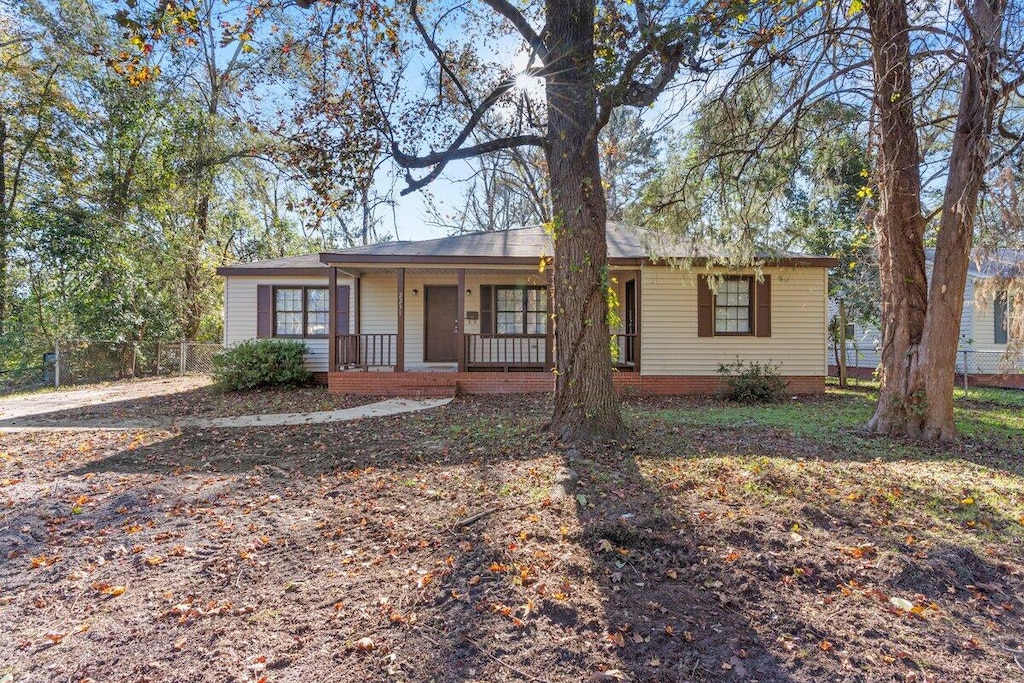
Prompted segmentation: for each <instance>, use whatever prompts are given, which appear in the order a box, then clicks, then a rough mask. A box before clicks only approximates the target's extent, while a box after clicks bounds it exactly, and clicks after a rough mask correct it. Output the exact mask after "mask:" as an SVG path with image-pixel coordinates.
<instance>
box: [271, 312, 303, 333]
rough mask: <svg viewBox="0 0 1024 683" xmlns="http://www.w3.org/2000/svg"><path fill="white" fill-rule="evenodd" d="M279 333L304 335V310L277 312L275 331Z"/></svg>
mask: <svg viewBox="0 0 1024 683" xmlns="http://www.w3.org/2000/svg"><path fill="white" fill-rule="evenodd" d="M274 333H275V334H277V335H296V336H301V335H302V312H301V311H300V312H297V313H290V312H287V311H283V312H282V311H278V313H277V329H276V330H275V332H274Z"/></svg>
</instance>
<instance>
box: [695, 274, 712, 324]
mask: <svg viewBox="0 0 1024 683" xmlns="http://www.w3.org/2000/svg"><path fill="white" fill-rule="evenodd" d="M697 336H698V337H713V336H715V299H714V296H713V295H712V294H711V287H709V286H708V278H707V276H706V275H698V276H697Z"/></svg>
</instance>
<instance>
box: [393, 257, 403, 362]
mask: <svg viewBox="0 0 1024 683" xmlns="http://www.w3.org/2000/svg"><path fill="white" fill-rule="evenodd" d="M396 345H397V347H398V348H396V349H395V372H405V268H399V269H398V334H397V342H396Z"/></svg>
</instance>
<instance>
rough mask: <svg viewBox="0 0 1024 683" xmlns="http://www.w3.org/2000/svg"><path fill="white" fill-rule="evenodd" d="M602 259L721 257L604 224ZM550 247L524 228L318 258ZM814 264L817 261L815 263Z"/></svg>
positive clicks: (512, 255) (531, 252)
mask: <svg viewBox="0 0 1024 683" xmlns="http://www.w3.org/2000/svg"><path fill="white" fill-rule="evenodd" d="M607 236H608V258H609V259H610V260H612V261H615V260H633V259H635V260H639V259H646V258H651V257H655V258H692V257H699V256H723V255H724V253H723V254H709V253H707V251H706V250H705V251H702V252H700V253H696V252H695V250H694V249H693V247H692V245H691V244H690V243H689V242H687V241H685V240H682V239H680V238H678V237H675V236H672V235H668V234H666V233H662V232H658V231H652V230H644V229H642V228H635V227H631V226H627V225H623V224H620V223H614V222H611V221H609V222H608V233H607ZM553 251H554V245H553V243H552V240H551V237H550V236H549V235H548V234H547V232H546V231H545V230H544V228H543V227H541V226H530V227H525V228H519V229H516V230H503V231H499V232H477V233H470V234H466V235H456V236H454V237H441V238H439V239H432V240H420V241H416V242H382V243H380V244H372V245H369V246H365V247H354V248H352V249H343V250H341V251H336V252H331V253H326V254H322V255H321V256H322V258H323V259H324V260H325V261H327V262H330V263H344V262H348V263H357V262H358V261H359V259H360V257H371V258H372V259H376V258H380V257H387V258H388V259H398V258H413V259H415V258H423V257H430V258H451V259H460V258H474V257H487V258H495V259H499V258H508V259H539V258H540V257H542V256H551V255H552V253H553ZM761 256H762V257H765V258H789V259H802V258H815V257H811V256H807V255H804V254H798V253H795V252H773V253H771V254H762V255H761ZM818 258H820V257H818Z"/></svg>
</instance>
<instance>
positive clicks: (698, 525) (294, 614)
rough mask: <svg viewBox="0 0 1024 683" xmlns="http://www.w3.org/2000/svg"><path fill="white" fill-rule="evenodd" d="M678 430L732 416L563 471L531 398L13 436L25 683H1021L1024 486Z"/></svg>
mask: <svg viewBox="0 0 1024 683" xmlns="http://www.w3.org/2000/svg"><path fill="white" fill-rule="evenodd" d="M295 396H296V395H295V394H291V395H290V397H289V398H287V399H285V398H282V399H281V401H282V403H281V405H282V407H285V406H286V405H287V410H288V411H292V410H295V409H296V408H295V404H296V400H299V399H296V398H295ZM323 396H326V395H323ZM217 400H219V399H217ZM224 400H228V399H227V398H226V397H225V398H224ZM301 400H306V399H301ZM318 400H321V399H313V398H309V401H310V402H311V403H315V401H318ZM323 400H328V399H326V398H324V399H323ZM839 400H851V399H835V398H826V399H821V401H820V405H817V406H813V407H812V408H810V409H828V407H829V403H830V401H839ZM186 409H191V406H188V407H186V406H185V405H181V408H180V410H186ZM674 409H679V410H686V409H693V410H704V409H708V410H712V409H721V406H720V405H719V404H716V402H714V401H711V402H708V403H701V402H687V401H674V402H644V403H642V404H634V408H633V410H634V413H633V414H632V418H631V419H632V423H633V424H634V425H635V427H636V438H635V439H634V440H633V442H632V443H630V444H626V445H611V444H609V445H603V446H595V447H591V448H586V449H583V450H582V451H576V452H571V453H568V454H567V449H565V448H563V447H560V446H559V445H558V444H555V443H552V442H550V441H549V440H548V439H547V438H546V437H545V436H543V433H542V428H543V424H544V422H545V419H546V417H547V416H548V414H549V411H550V404H549V402H548V401H547V400H546V399H540V398H525V397H522V396H515V397H507V398H501V397H491V398H460V399H457V400H456V401H455V402H453V403H452V404H450V405H449V406H448V407H446V408H442V409H438V410H432V411H427V412H423V413H418V414H412V415H402V416H395V417H391V418H378V419H372V420H362V421H356V422H352V423H343V424H329V425H314V426H302V427H284V428H275V429H269V428H259V429H247V430H226V429H225V430H216V429H208V430H186V431H153V430H146V431H138V432H130V433H124V432H90V433H81V432H80V433H32V434H17V435H15V434H8V435H0V558H3V559H0V586H2V588H0V624H2V626H0V629H2V632H3V637H2V638H0V679H2V678H3V676H4V675H5V674H6V673H12V674H13V680H14V681H15V682H17V681H19V680H23V679H29V680H36V679H52V680H73V681H83V680H84V681H88V680H94V681H184V680H187V681H210V682H213V681H217V682H223V681H240V682H250V683H257V682H260V681H265V682H271V681H313V680H337V681H431V680H434V681H524V680H527V681H552V682H554V681H559V682H562V681H564V682H569V681H581V680H592V681H615V680H633V681H666V682H667V681H685V680H698V681H808V682H809V681H825V680H851V681H876V680H898V681H966V680H979V681H981V680H986V681H988V680H991V681H996V680H1012V679H1014V678H1018V679H1020V678H1022V677H1024V669H1022V668H1021V667H1020V664H1019V663H1018V661H1017V660H1020V661H1024V657H1022V656H1021V654H1020V650H1021V648H1022V647H1024V625H1022V623H1021V618H1020V615H1021V611H1022V610H1024V604H1022V603H1021V601H1020V599H1019V597H1018V596H1020V595H1021V594H1022V590H1024V585H1022V584H1024V582H1022V573H1021V571H1022V567H1024V558H1022V554H1024V551H1022V546H1021V544H1020V536H1021V532H1022V529H1024V528H1022V527H1021V526H1020V525H1021V522H1024V520H1017V519H1015V518H1011V517H1010V516H1009V515H1010V514H1011V511H1015V510H1017V509H1019V506H1020V505H1021V504H1024V501H1022V500H1021V499H1020V491H1021V488H1020V485H1021V480H1020V475H1021V473H1020V472H1018V471H1015V470H1000V469H997V468H995V467H994V466H990V465H984V466H983V465H980V464H978V463H977V462H976V461H977V460H978V458H980V457H983V456H984V453H981V452H980V451H979V449H978V447H977V446H976V445H971V444H965V445H961V446H956V447H954V452H952V453H944V454H943V459H939V458H938V457H936V456H937V453H932V452H930V451H928V450H927V449H925V450H922V451H920V457H919V458H916V459H909V460H908V459H906V458H903V457H900V458H890V459H885V458H883V459H876V458H874V457H864V455H865V454H863V453H861V452H859V451H858V452H854V451H853V450H849V451H846V450H843V449H844V448H845V447H844V446H843V445H842V443H843V441H844V440H843V439H837V443H836V444H835V445H833V446H830V447H829V448H830V450H828V451H827V452H824V451H823V450H822V445H821V443H820V442H816V441H813V440H810V439H806V438H798V437H795V436H793V435H792V434H787V433H785V431H784V430H777V429H764V428H743V429H739V428H736V429H728V428H722V427H714V428H713V427H695V428H690V429H683V428H680V427H679V426H678V425H676V424H673V423H672V422H671V421H667V420H663V419H660V418H657V417H654V416H652V414H653V413H654V412H655V411H657V410H674ZM131 410H134V408H132V409H131ZM241 412H244V411H241ZM876 445H877V450H878V452H879V453H882V452H884V451H886V450H887V449H889V447H890V445H891V444H890V442H888V441H884V440H878V441H877V444H876ZM851 448H852V447H851ZM570 456H571V457H570ZM1000 457H1001V456H1000ZM567 465H569V466H571V468H572V470H573V471H574V472H575V474H576V475H577V476H578V483H576V485H575V486H574V487H573V486H572V485H571V484H567V486H568V487H569V488H570V490H569V492H568V495H561V494H562V490H561V489H560V488H559V487H558V486H556V485H555V482H559V481H562V482H565V481H566V480H567V476H566V473H565V471H564V468H565V467H566V466H567ZM986 482H991V486H989V485H988V484H986ZM966 485H970V486H972V487H974V488H973V489H972V490H973V491H976V493H975V494H974V495H976V496H979V500H978V501H977V502H975V501H974V500H973V499H972V500H971V502H970V503H966V502H965V500H966V499H965V498H962V496H963V495H964V494H963V493H962V492H961V489H962V487H963V486H966ZM983 487H988V488H983ZM982 492H984V495H986V496H988V497H986V498H985V499H984V500H981V499H980V496H981V495H982ZM969 508H978V509H977V510H973V511H970V510H968V509H969ZM967 512H971V514H967ZM474 517H476V518H477V519H475V520H474V521H472V522H470V523H467V525H466V526H459V522H460V520H463V521H464V520H468V519H472V518H474ZM1014 539H1016V543H1014V542H1013V540H1014ZM1015 657H1016V660H1015Z"/></svg>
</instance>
